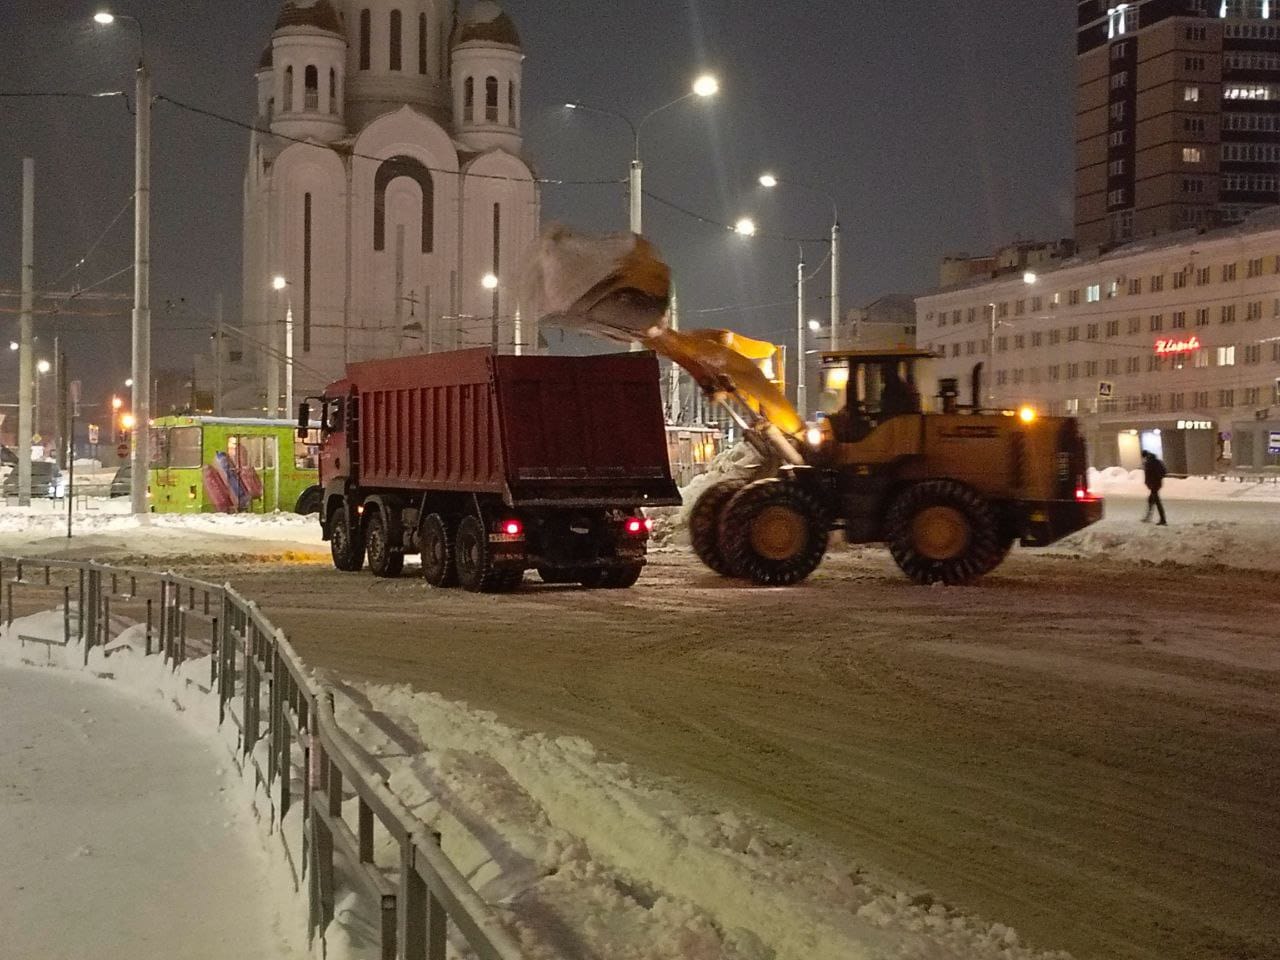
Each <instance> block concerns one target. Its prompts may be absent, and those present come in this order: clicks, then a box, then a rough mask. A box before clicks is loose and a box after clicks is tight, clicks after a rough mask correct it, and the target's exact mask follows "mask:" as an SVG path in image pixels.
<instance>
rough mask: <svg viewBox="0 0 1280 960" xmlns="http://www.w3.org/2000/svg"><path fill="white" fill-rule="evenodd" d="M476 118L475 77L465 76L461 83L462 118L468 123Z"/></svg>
mask: <svg viewBox="0 0 1280 960" xmlns="http://www.w3.org/2000/svg"><path fill="white" fill-rule="evenodd" d="M475 118H476V78H475V77H467V79H466V82H465V83H463V84H462V119H463V120H465V121H466V122H468V123H470V122H471V121H472V120H474V119H475Z"/></svg>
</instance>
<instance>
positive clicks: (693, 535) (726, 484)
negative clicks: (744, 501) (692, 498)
mask: <svg viewBox="0 0 1280 960" xmlns="http://www.w3.org/2000/svg"><path fill="white" fill-rule="evenodd" d="M746 485H747V481H745V480H722V481H721V482H720V483H716V484H712V485H711V486H710V487H708V488H707V489H706V491H705V492H704V493H703V494H702V496H700V497H699V498H698V502H697V503H695V504H694V505H693V510H692V511H690V513H689V539H690V540H691V541H692V543H693V552H694V553H696V554H697V555H698V559H699V560H701V561H702V562H703V563H705V564H706V565H707V566H708V567H710V568H711V569H712V570H714V571H715V572H716V573H718V574H720V576H722V577H731V576H733V575H734V571H733V570H732V569H730V566H729V561H728V560H727V559H726V558H725V555H724V552H723V550H721V544H720V514H721V513H723V512H724V508H725V507H726V506H728V504H729V501H730V500H732V499H733V498H734V497H735V496H736V495H737V493H738V491H739V490H741V489H742V488H743V487H745V486H746Z"/></svg>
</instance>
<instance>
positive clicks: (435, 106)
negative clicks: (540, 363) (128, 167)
mask: <svg viewBox="0 0 1280 960" xmlns="http://www.w3.org/2000/svg"><path fill="white" fill-rule="evenodd" d="M523 60H524V56H523V54H522V52H521V47H520V38H519V35H518V33H517V31H516V28H515V25H514V24H513V23H512V21H511V19H510V18H509V17H508V16H507V15H506V14H505V13H503V12H502V10H501V9H500V8H499V7H498V6H497V4H495V3H493V2H491V0H479V2H477V3H474V4H473V5H471V7H470V9H469V10H468V11H467V12H466V13H465V15H462V16H458V15H457V14H456V4H455V3H454V2H453V0H287V2H286V3H285V4H284V6H283V8H282V10H281V13H280V16H279V18H278V20H277V22H276V28H275V31H274V32H273V33H272V36H271V42H270V44H269V45H268V47H267V49H266V50H265V51H264V53H263V55H262V59H261V61H260V64H259V68H258V71H257V90H258V103H257V114H258V117H257V122H256V124H255V126H256V127H257V128H258V129H257V130H256V131H255V132H254V133H253V134H252V136H251V139H250V145H249V163H248V169H247V172H246V174H245V184H244V277H243V283H244V290H243V310H244V316H243V321H242V323H241V324H240V325H239V327H240V338H241V342H240V344H238V345H237V344H234V343H232V344H230V345H228V347H227V350H228V356H227V357H226V359H227V360H228V361H229V360H230V354H231V352H232V351H233V350H235V349H237V347H238V346H241V347H242V348H243V349H242V351H241V352H242V354H243V361H242V362H243V363H245V364H246V365H248V366H249V370H248V371H247V373H248V376H245V377H243V378H242V379H243V380H244V381H245V383H246V386H245V387H243V388H241V389H240V390H238V391H237V395H236V396H235V397H234V398H223V399H224V402H223V404H222V406H223V407H224V408H226V409H229V410H238V411H241V412H249V411H262V410H264V409H266V410H268V411H270V410H272V409H274V408H276V407H277V406H278V405H279V404H280V401H281V396H282V390H283V389H284V388H283V384H284V382H285V380H286V377H285V373H284V371H283V369H282V368H283V365H284V357H285V355H286V354H288V353H291V354H292V356H293V358H294V361H293V374H294V376H293V382H294V391H295V394H296V395H297V396H302V395H304V394H305V393H306V392H314V391H316V390H318V389H319V388H321V387H323V386H324V385H325V384H326V383H327V382H329V381H331V380H333V379H336V378H337V377H338V376H340V375H341V372H342V370H343V367H344V365H345V364H346V363H347V362H348V361H353V360H361V359H366V358H370V357H383V356H394V355H397V354H401V353H406V352H417V351H430V350H438V349H452V348H457V347H464V346H481V345H483V346H490V345H492V346H494V347H495V348H496V349H498V350H500V351H503V352H512V351H515V350H518V349H520V348H521V346H522V345H523V344H526V343H531V342H536V336H537V331H536V330H533V329H532V328H531V326H530V325H523V326H522V325H521V324H520V322H519V318H518V315H517V311H516V295H517V288H518V282H517V279H518V277H517V271H518V270H519V266H520V258H521V257H522V256H523V255H524V253H525V251H526V250H527V249H528V248H529V246H530V245H531V244H532V243H533V242H534V240H535V239H536V237H537V232H538V221H539V195H538V190H537V186H536V184H535V182H534V177H533V174H532V172H531V170H530V166H529V164H528V162H527V161H526V160H525V158H524V157H523V154H522V149H523V141H522V137H521V92H522V82H523V76H522V71H523ZM489 275H492V278H496V279H497V285H496V287H495V286H494V285H493V279H492V278H490V277H489ZM276 277H283V278H285V281H286V285H285V286H284V287H283V288H282V289H274V288H273V282H272V281H273V279H274V278H276ZM286 321H288V322H286ZM290 328H291V330H292V337H291V338H289V336H288V330H289V329H290ZM289 339H291V341H292V343H291V345H290V343H289ZM234 378H235V375H234V373H231V374H229V379H234Z"/></svg>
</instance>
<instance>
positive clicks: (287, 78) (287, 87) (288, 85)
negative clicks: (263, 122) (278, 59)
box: [284, 67, 293, 113]
mask: <svg viewBox="0 0 1280 960" xmlns="http://www.w3.org/2000/svg"><path fill="white" fill-rule="evenodd" d="M284 112H285V113H292V112H293V67H285V68H284Z"/></svg>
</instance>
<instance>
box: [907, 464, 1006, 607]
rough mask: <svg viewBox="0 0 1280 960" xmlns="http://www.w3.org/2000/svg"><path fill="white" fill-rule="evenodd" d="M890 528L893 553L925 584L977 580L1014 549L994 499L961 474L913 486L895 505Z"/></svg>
mask: <svg viewBox="0 0 1280 960" xmlns="http://www.w3.org/2000/svg"><path fill="white" fill-rule="evenodd" d="M885 528H886V530H887V531H888V535H889V552H890V553H892V554H893V559H894V560H895V561H896V562H897V564H898V566H899V567H900V568H901V569H902V572H903V573H905V574H906V575H907V576H908V577H910V578H911V579H912V580H914V581H915V582H916V583H919V584H930V583H945V584H950V585H959V584H965V583H971V582H972V581H974V580H976V579H978V578H979V577H981V576H982V575H983V574H984V573H989V572H990V571H992V570H994V569H995V568H996V567H997V566H999V564H1000V561H1001V560H1003V559H1004V557H1005V554H1006V553H1007V552H1008V549H1007V547H1006V545H1005V541H1004V540H1003V539H1002V538H1001V535H1000V527H999V523H998V521H997V518H996V515H995V511H993V510H992V508H991V505H990V504H989V503H987V501H986V500H984V499H983V498H982V497H981V496H979V495H978V494H977V493H976V492H975V491H974V490H972V489H970V488H969V487H967V486H965V485H964V484H962V483H958V482H956V481H955V480H925V481H923V482H922V483H917V484H916V485H915V486H913V487H910V488H908V489H907V490H906V491H904V492H903V493H902V494H901V495H900V496H899V497H898V499H897V500H895V501H894V502H893V505H892V506H891V507H890V508H889V513H888V516H887V517H886V518H885Z"/></svg>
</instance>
